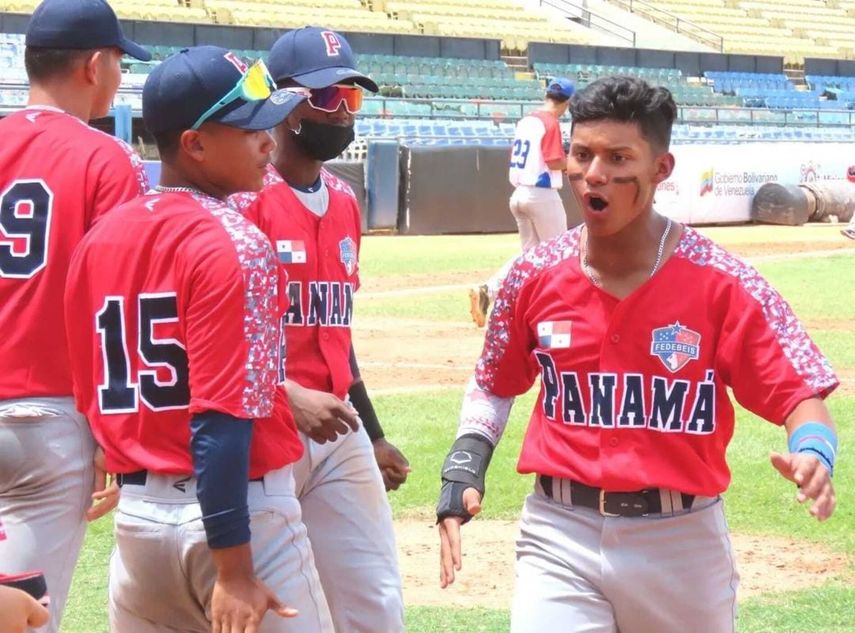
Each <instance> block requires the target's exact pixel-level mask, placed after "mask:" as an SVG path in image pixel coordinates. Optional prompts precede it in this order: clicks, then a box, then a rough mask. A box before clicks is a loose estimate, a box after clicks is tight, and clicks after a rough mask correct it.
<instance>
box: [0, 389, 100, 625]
mask: <svg viewBox="0 0 855 633" xmlns="http://www.w3.org/2000/svg"><path fill="white" fill-rule="evenodd" d="M16 402H17V404H18V409H17V411H15V410H14V408H12V409H10V407H13V404H12V401H8V400H7V401H4V402H2V403H0V404H2V407H0V408H1V409H2V411H3V412H4V413H0V528H2V529H0V534H5V538H2V539H0V571H2V572H4V573H10V574H11V573H20V572H26V571H35V570H41V571H42V572H44V574H45V580H46V581H47V587H48V593H49V595H50V598H51V604H50V622H49V623H48V625H47V626H45V627H43V628H42V629H40V631H43V632H44V633H56V631H58V630H59V626H60V622H61V620H62V612H63V609H64V608H65V603H66V600H67V598H68V590H69V588H70V586H71V577H72V575H73V573H74V567H75V565H76V564H77V557H78V555H79V554H80V547H81V545H82V544H83V538H84V536H85V534H86V516H85V513H86V509H87V508H88V507H89V504H90V495H91V493H92V485H93V466H92V458H93V454H94V447H95V443H94V441H93V439H92V435H91V433H90V431H89V426H88V424H87V423H86V420H85V419H84V418H83V416H81V415H80V414H79V413H77V412H76V411H75V410H74V407H73V404H72V402H71V399H70V398H41V399H28V400H26V401H25V400H18V401H16ZM27 403H33V405H32V406H30V405H28V404H27ZM25 406H28V407H30V412H31V413H34V414H37V413H39V411H41V413H42V415H31V416H29V417H21V416H19V415H8V413H10V412H11V413H18V414H20V413H21V411H22V409H21V407H25Z"/></svg>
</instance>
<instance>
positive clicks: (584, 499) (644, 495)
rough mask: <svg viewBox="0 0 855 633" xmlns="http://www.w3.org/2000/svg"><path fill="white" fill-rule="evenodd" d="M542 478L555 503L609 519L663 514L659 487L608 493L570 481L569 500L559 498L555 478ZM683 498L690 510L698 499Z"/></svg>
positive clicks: (684, 508) (681, 494) (547, 494)
mask: <svg viewBox="0 0 855 633" xmlns="http://www.w3.org/2000/svg"><path fill="white" fill-rule="evenodd" d="M539 479H540V485H541V487H542V488H543V492H544V494H546V496H547V497H549V498H550V499H552V500H553V501H557V502H559V503H563V504H566V505H573V506H581V507H583V508H591V509H592V510H597V511H598V512H599V513H600V514H602V515H603V516H606V517H641V516H646V515H648V514H659V513H661V512H662V499H661V497H660V496H659V488H647V489H645V490H639V491H636V492H607V491H605V490H603V489H602V488H593V487H591V486H586V485H585V484H582V483H579V482H577V481H571V482H570V499H561V498H560V496H557V495H556V490H555V488H556V487H557V486H558V483H557V482H555V481H554V480H553V478H552V477H550V476H549V475H539ZM553 484H555V485H553ZM680 497H681V499H682V501H683V510H689V509H690V508H691V507H692V503H693V502H694V501H695V496H694V495H687V494H683V493H680ZM568 501H569V504H568V503H567V502H568Z"/></svg>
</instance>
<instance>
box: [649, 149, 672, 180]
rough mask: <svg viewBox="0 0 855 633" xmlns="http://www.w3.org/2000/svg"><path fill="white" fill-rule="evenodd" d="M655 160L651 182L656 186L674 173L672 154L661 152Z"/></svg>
mask: <svg viewBox="0 0 855 633" xmlns="http://www.w3.org/2000/svg"><path fill="white" fill-rule="evenodd" d="M655 160H656V163H655V168H656V171H655V173H654V176H653V182H654V183H656V184H657V185H658V184H659V183H660V182H663V181H665V180H668V178H670V177H671V173H672V172H673V171H674V163H675V161H674V154H672V153H671V152H663V153H662V154H660V155H659V156H657V157H656V159H655Z"/></svg>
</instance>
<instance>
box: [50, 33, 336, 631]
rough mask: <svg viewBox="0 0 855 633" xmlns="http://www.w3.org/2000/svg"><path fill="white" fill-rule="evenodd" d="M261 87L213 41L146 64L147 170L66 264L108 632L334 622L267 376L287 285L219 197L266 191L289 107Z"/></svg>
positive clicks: (285, 416)
mask: <svg viewBox="0 0 855 633" xmlns="http://www.w3.org/2000/svg"><path fill="white" fill-rule="evenodd" d="M274 89H275V86H274V85H273V81H272V79H270V76H269V73H268V72H267V70H266V68H265V66H264V64H263V63H262V62H256V63H255V64H253V65H252V66H250V67H249V68H247V66H246V65H245V64H244V63H243V62H242V61H241V60H240V59H239V58H238V57H237V56H236V55H235V54H234V53H232V52H230V51H227V50H225V49H222V48H219V47H215V46H201V47H197V48H190V49H184V50H182V51H180V52H179V53H176V54H175V55H173V56H172V57H170V58H168V59H167V60H165V61H164V62H163V63H162V64H161V65H160V66H158V67H157V68H156V69H155V70H154V71H153V72H152V73H151V74H150V75H149V77H148V78H147V80H146V84H145V87H144V89H143V119H144V122H145V125H146V127H147V128H148V129H149V131H150V132H151V133H152V135H153V136H154V137H155V140H156V142H157V145H158V149H159V150H160V154H161V160H162V163H163V171H162V176H161V184H160V185H159V186H158V187H156V188H155V190H154V191H152V192H150V193H149V194H147V195H146V196H144V197H142V198H138V199H137V200H134V201H133V202H130V203H128V204H126V205H123V206H121V207H119V208H117V209H115V210H114V211H113V212H111V213H110V214H109V215H108V216H107V217H106V218H105V219H104V220H103V221H102V222H100V223H99V224H98V225H97V226H96V227H95V228H94V229H93V230H92V231H91V232H90V233H89V235H87V236H86V238H85V239H84V240H83V242H82V243H81V245H80V247H79V248H78V250H77V251H76V253H75V256H74V259H73V261H72V264H71V268H70V270H69V282H68V288H67V290H66V294H65V311H66V319H67V322H68V333H69V341H70V349H71V356H72V364H73V365H72V371H73V374H74V393H75V397H76V399H77V404H78V407H79V408H80V409H81V410H82V411H83V412H85V413H86V415H87V416H88V418H89V420H90V423H91V425H92V428H93V432H94V435H95V437H96V439H97V440H98V442H99V444H100V445H101V446H102V447H103V448H104V452H105V455H106V462H107V463H106V465H107V468H108V469H109V470H110V472H115V473H118V475H117V479H118V482H119V485H120V487H121V493H120V499H119V505H118V510H117V513H116V518H115V537H116V549H115V551H114V553H113V557H112V559H111V562H110V585H109V593H110V609H109V610H110V623H111V628H112V630H115V631H122V632H123V633H124V632H126V631H127V632H130V633H138V632H147V631H152V632H153V631H163V630H171V631H182V632H198V633H203V632H208V631H211V630H213V631H214V632H215V633H219V632H220V631H222V632H225V631H229V632H230V633H234V632H241V633H242V632H244V631H246V632H255V631H268V632H273V631H276V632H288V633H296V632H298V631H299V632H300V633H305V632H307V631H308V632H315V631H323V632H331V631H332V624H331V621H330V618H329V611H328V609H327V606H326V603H325V601H324V597H323V591H322V589H321V587H320V582H319V580H318V578H317V572H316V570H315V569H314V563H313V560H312V555H311V548H310V546H309V543H308V540H307V538H306V531H305V526H303V525H302V523H301V522H300V507H299V503H298V501H297V498H296V496H295V494H294V481H293V474H292V467H291V466H290V464H291V463H292V462H293V461H294V460H296V459H297V458H299V456H300V455H301V453H302V446H301V444H300V442H299V439H298V438H297V432H296V427H295V426H294V423H293V417H292V415H291V413H290V410H289V408H288V406H287V400H286V396H285V394H284V391H283V390H281V389H277V387H276V377H277V368H278V365H279V359H278V353H279V345H278V343H279V318H280V316H281V313H282V310H283V308H284V294H283V293H282V289H281V288H280V284H281V283H282V281H283V280H282V278H281V276H280V271H279V266H278V262H277V261H276V255H275V252H274V251H273V249H272V247H271V246H270V242H269V240H267V238H266V237H265V236H264V235H263V234H262V233H261V232H260V231H259V230H258V229H257V228H256V227H254V226H253V225H252V224H250V223H249V222H247V221H246V220H245V219H244V218H243V217H242V216H241V215H240V214H239V213H236V212H235V211H233V210H232V209H231V208H230V207H229V206H228V205H227V203H226V198H227V197H228V196H229V195H231V194H233V193H235V192H237V191H244V190H257V189H259V188H260V187H261V185H262V178H263V175H264V170H265V167H266V166H267V163H268V161H269V156H270V152H271V151H272V150H273V147H274V146H275V144H274V142H273V139H272V138H271V137H270V135H269V134H268V133H267V131H266V130H268V129H269V128H272V127H274V126H275V125H277V124H278V123H279V122H280V121H282V120H283V119H284V118H285V117H286V116H288V115H289V114H290V113H291V112H292V111H293V109H294V108H295V107H296V105H298V104H299V103H300V102H301V101H302V98H300V97H297V96H296V95H294V94H292V93H289V92H287V91H276V92H272V90H274ZM285 603H287V604H288V605H290V606H291V607H296V608H297V611H298V612H299V613H297V612H296V611H295V610H294V609H291V608H287V607H285V606H284V604H285ZM267 610H272V611H274V612H275V614H276V615H272V614H269V615H267V617H265V612H266V611H267ZM276 616H283V617H276ZM285 618H287V619H285Z"/></svg>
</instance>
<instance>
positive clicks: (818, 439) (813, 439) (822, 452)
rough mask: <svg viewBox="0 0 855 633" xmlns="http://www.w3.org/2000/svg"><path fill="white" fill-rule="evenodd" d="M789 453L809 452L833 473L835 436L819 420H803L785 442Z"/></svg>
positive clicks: (835, 448)
mask: <svg viewBox="0 0 855 633" xmlns="http://www.w3.org/2000/svg"><path fill="white" fill-rule="evenodd" d="M787 447H788V448H789V451H790V452H791V453H811V454H812V455H814V456H815V457H816V458H817V459H818V460H819V461H820V463H821V464H822V465H823V466H825V468H826V469H827V470H828V475H829V476H831V475H833V474H834V460H835V458H836V457H837V436H836V435H835V434H834V431H832V430H831V429H830V428H829V427H827V426H826V425H825V424H822V423H821V422H805V423H804V424H802V425H801V426H800V427H798V428H797V429H796V430H795V431H793V434H792V435H790V439H789V441H788V442H787Z"/></svg>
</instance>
